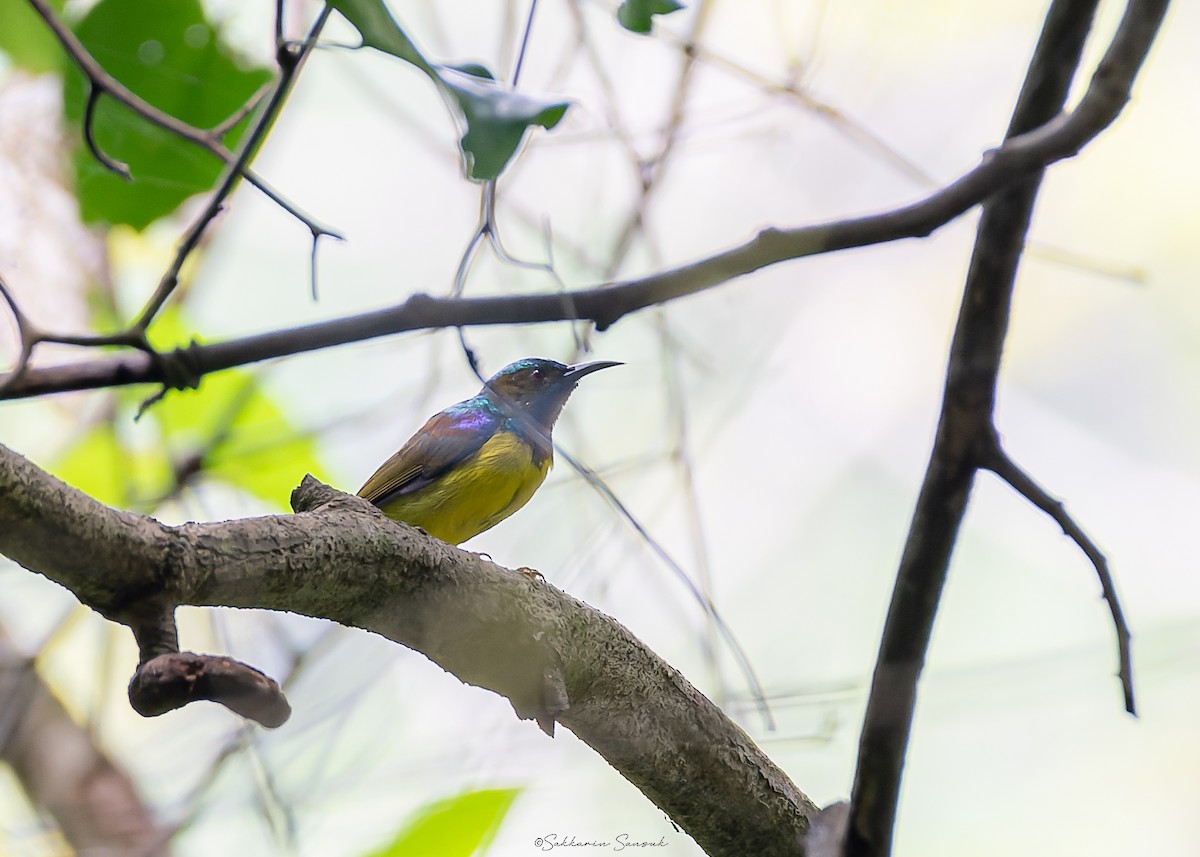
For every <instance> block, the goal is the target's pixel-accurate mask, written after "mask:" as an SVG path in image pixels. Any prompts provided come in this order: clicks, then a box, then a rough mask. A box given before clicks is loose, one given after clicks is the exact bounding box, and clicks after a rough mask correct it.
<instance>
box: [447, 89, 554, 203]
mask: <svg viewBox="0 0 1200 857" xmlns="http://www.w3.org/2000/svg"><path fill="white" fill-rule="evenodd" d="M484 71H486V69H484ZM437 79H438V80H439V81H440V82H441V84H442V86H443V87H444V89H445V90H446V91H447V92H448V93H449V94H450V96H451V97H452V98H453V99H454V101H455V103H456V104H457V105H458V109H459V110H460V111H462V116H463V119H464V120H465V121H466V124H467V130H466V132H465V133H464V134H463V136H462V139H461V140H460V142H459V146H460V147H461V148H462V152H463V155H464V157H466V159H467V174H468V175H470V177H471V178H473V179H478V180H480V181H487V180H489V179H494V178H496V176H498V175H500V173H502V172H503V171H504V167H505V166H506V165H507V164H508V162H509V161H510V160H511V159H512V156H513V155H514V154H515V153H516V151H517V147H518V146H520V145H521V138H522V137H524V136H525V130H526V129H527V128H528V127H529V126H530V125H540V126H541V127H543V128H546V129H550V128H553V127H554V126H555V125H557V124H558V122H559V120H560V119H562V118H563V114H564V113H566V112H567V107H568V106H569V105H568V104H567V102H565V101H549V100H546V99H544V98H536V97H534V96H531V95H525V94H523V93H520V92H513V91H511V90H508V89H505V88H504V87H503V86H501V85H500V84H498V83H496V82H495V81H494V80H492V79H490V78H489V77H484V76H482V75H476V74H472V73H469V72H465V71H461V70H459V69H456V68H451V67H449V66H439V67H438V68H437Z"/></svg>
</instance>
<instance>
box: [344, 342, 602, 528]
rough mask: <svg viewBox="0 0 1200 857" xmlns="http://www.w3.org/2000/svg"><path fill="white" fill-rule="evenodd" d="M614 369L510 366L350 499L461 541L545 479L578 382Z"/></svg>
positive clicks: (433, 420) (529, 362)
mask: <svg viewBox="0 0 1200 857" xmlns="http://www.w3.org/2000/svg"><path fill="white" fill-rule="evenodd" d="M620 365H621V364H620V363H615V362H613V361H610V360H598V361H596V362H594V363H580V364H577V365H575V366H564V365H563V364H562V363H556V362H555V361H553V360H542V359H539V358H532V357H531V358H526V359H525V360H518V361H517V362H516V363H510V364H509V365H508V366H505V367H504V368H503V369H501V370H500V371H499V372H497V373H496V374H495V375H493V376H492V378H491V379H490V380H488V382H487V383H486V384H484V385H483V389H482V390H480V391H479V394H478V395H476V396H475V397H473V398H470V399H467V400H466V401H464V402H459V403H458V404H457V405H451V406H450V407H448V408H446V410H444V411H442V412H441V413H439V414H434V415H433V416H432V417H430V418H429V421H428V422H427V423H425V425H424V426H422V428H421V430H420V431H418V432H417V433H416V434H414V435H413V436H412V437H411V438H409V440H408V442H407V443H406V444H404V446H403V447H401V448H400V451H399V452H397V453H396V454H395V455H393V456H392V457H391V458H389V459H388V460H387V461H386V462H384V464H383V466H382V467H380V468H379V470H377V471H375V475H374V476H372V477H371V478H370V479H368V480H367V483H366V484H365V485H363V487H362V488H360V489H359V491H358V496H360V497H363V498H364V499H366V500H370V501H371V502H372V503H374V504H375V505H376V506H378V507H379V508H380V509H382V510H383V512H384V514H386V515H387V516H388V517H389V518H394V519H395V520H397V521H404V522H405V523H408V524H412V525H413V526H414V527H420V528H421V529H423V530H424V531H425V532H427V533H429V535H431V536H435V537H437V538H439V539H442V540H443V541H447V542H450V543H451V544H459V543H460V542H465V541H466V540H467V539H469V538H471V537H472V536H475V535H478V534H479V533H482V532H483V531H484V530H486V529H488V528H490V527H493V526H495V525H496V524H498V523H500V521H503V520H504V519H505V518H507V517H508V516H509V515H511V514H512V513H513V512H515V511H517V509H520V508H521V507H522V506H524V505H525V504H526V503H527V502H528V501H529V498H530V497H532V496H533V492H535V491H536V490H537V489H538V487H539V486H540V485H541V484H542V482H543V481H544V480H545V478H546V473H547V472H548V471H549V470H550V465H551V464H552V463H553V460H554V449H553V447H552V446H551V443H550V432H551V430H552V429H553V428H554V421H555V420H557V419H558V415H559V413H561V412H562V409H563V405H565V404H566V403H567V399H568V398H569V397H570V395H571V392H572V391H573V390H574V389H575V385H576V384H578V383H579V379H580V378H582V377H584V376H585V375H590V374H591V373H593V372H596V371H598V370H600V369H607V368H608V367H610V366H620Z"/></svg>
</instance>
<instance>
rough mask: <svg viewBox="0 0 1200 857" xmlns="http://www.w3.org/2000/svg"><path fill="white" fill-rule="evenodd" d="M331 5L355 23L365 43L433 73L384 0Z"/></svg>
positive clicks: (340, 1)
mask: <svg viewBox="0 0 1200 857" xmlns="http://www.w3.org/2000/svg"><path fill="white" fill-rule="evenodd" d="M329 5H330V6H332V7H333V8H334V9H337V10H338V11H339V12H341V13H342V17H344V18H345V19H346V20H347V21H349V22H350V23H351V24H353V25H354V28H355V29H356V30H358V32H359V33H360V34H361V35H362V39H363V44H364V45H366V46H367V47H369V48H375V49H376V50H380V51H383V52H384V53H389V54H391V55H392V56H394V57H399V58H400V59H402V60H404V61H405V62H410V63H412V64H413V65H415V66H416V67H417V68H419V69H421V70H422V71H424V72H425V73H426V74H432V66H431V65H430V64H429V62H428V60H426V59H425V57H424V56H422V55H421V52H420V51H419V50H417V46H416V45H414V44H413V42H412V39H410V38H409V37H408V34H407V33H405V32H404V30H402V29H401V28H400V25H399V24H397V23H396V19H395V18H393V17H392V13H391V12H389V11H388V8H387V6H386V4H384V3H383V0H329Z"/></svg>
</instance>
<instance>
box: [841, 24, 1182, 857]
mask: <svg viewBox="0 0 1200 857" xmlns="http://www.w3.org/2000/svg"><path fill="white" fill-rule="evenodd" d="M1166 5H1167V3H1166V0H1132V2H1130V3H1129V5H1128V6H1127V8H1126V10H1125V16H1124V18H1123V19H1122V21H1121V23H1120V25H1119V27H1118V29H1117V32H1116V34H1115V35H1114V37H1113V41H1112V43H1111V44H1110V45H1109V47H1108V50H1107V51H1106V52H1105V55H1104V57H1103V59H1102V60H1101V61H1100V64H1099V66H1098V67H1097V70H1096V72H1095V74H1094V75H1093V77H1092V82H1091V85H1090V86H1089V88H1088V92H1087V94H1086V95H1085V97H1084V99H1083V100H1082V101H1081V102H1080V104H1079V107H1078V108H1077V109H1076V110H1075V112H1074V113H1073V114H1071V116H1070V118H1067V117H1066V116H1065V115H1064V114H1062V113H1061V110H1062V105H1063V104H1064V103H1065V101H1066V98H1067V94H1068V91H1069V88H1070V84H1071V80H1072V78H1073V76H1074V74H1075V70H1076V68H1077V67H1078V65H1079V61H1080V57H1081V55H1082V51H1083V46H1084V42H1085V40H1086V37H1087V33H1088V30H1089V29H1090V27H1091V21H1092V17H1093V15H1094V12H1095V7H1096V0H1055V2H1054V3H1053V4H1052V5H1051V7H1050V10H1049V12H1048V13H1047V16H1046V21H1045V24H1044V26H1043V30H1042V35H1041V38H1040V39H1039V41H1038V45H1037V48H1036V49H1035V51H1034V56H1033V59H1032V60H1031V62H1030V65H1029V70H1028V72H1027V74H1026V78H1025V84H1024V86H1023V88H1022V90H1021V94H1020V96H1019V97H1018V99H1017V105H1016V107H1015V109H1014V111H1013V117H1012V121H1011V123H1010V125H1009V129H1008V133H1007V137H1008V139H1016V140H1026V141H1035V140H1038V139H1041V140H1045V139H1048V138H1052V137H1054V136H1056V135H1057V134H1058V133H1059V132H1060V130H1061V128H1062V127H1063V126H1064V125H1066V124H1070V123H1071V122H1072V121H1073V120H1075V119H1077V118H1078V117H1081V116H1087V115H1094V116H1096V117H1097V118H1099V117H1101V116H1107V117H1109V118H1108V119H1107V121H1106V122H1105V124H1107V122H1111V121H1112V118H1113V117H1115V116H1116V113H1117V112H1119V111H1120V109H1121V106H1122V105H1123V104H1124V103H1125V101H1126V100H1127V99H1128V97H1129V91H1130V88H1131V86H1132V84H1133V80H1134V77H1135V76H1136V74H1137V71H1138V69H1139V68H1140V67H1141V63H1142V61H1143V60H1144V59H1145V57H1146V54H1147V53H1148V52H1149V50H1150V46H1151V44H1152V42H1153V39H1154V36H1155V33H1156V32H1157V29H1158V25H1159V24H1160V23H1161V20H1162V17H1163V15H1164V14H1165V11H1166ZM1034 145H1036V144H1034ZM1007 146H1008V143H1007V142H1006V143H1005V146H1002V147H1001V150H1002V151H1003V149H1004V148H1006V147H1007ZM1040 182H1041V171H1040V169H1039V170H1036V171H1034V172H1033V174H1032V175H1029V176H1027V177H1026V178H1024V179H1022V180H1021V181H1020V182H1018V183H1016V184H1014V185H1012V186H1010V187H1009V188H1008V189H1006V190H1005V191H1003V192H1002V193H1000V194H997V195H996V196H995V197H993V198H992V199H990V200H989V201H988V202H986V203H985V204H984V208H983V214H982V216H981V218H980V222H979V227H978V232H977V236H976V241H975V249H974V252H973V254H972V257H971V265H970V268H969V270H968V273H967V281H966V285H965V287H964V290H963V299H962V305H961V308H960V310H959V316H958V321H957V324H956V326H955V331H954V338H953V341H952V343H951V347H950V358H949V363H948V366H947V370H946V386H945V393H944V398H943V401H942V408H941V414H940V417H939V421H938V427H937V433H936V435H935V438H934V445H933V450H932V452H931V454H930V459H929V465H928V468H927V470H926V473H925V480H924V482H923V484H922V486H921V491H920V494H919V495H918V498H917V504H916V507H915V509H914V511H913V518H912V523H911V525H910V528H909V532H908V539H907V541H906V543H905V546H904V552H903V554H902V556H901V559H900V566H899V569H898V570H897V574H896V584H895V589H894V591H893V594H892V601H891V605H890V607H889V609H888V616H887V620H886V622H885V625H884V630H883V639H882V641H881V643H880V648H879V657H878V660H877V661H876V665H875V673H874V676H873V678H872V682H871V691H870V695H869V697H868V701H867V711H866V716H865V719H864V722H863V730H862V736H861V738H860V741H859V752H858V769H857V772H856V774H855V780H854V789H853V793H852V800H851V810H850V823H849V827H848V829H847V831H846V843H845V851H844V853H845V855H846V857H885V855H887V854H889V853H890V851H891V844H892V829H893V825H894V823H895V815H896V804H897V802H898V800H899V795H900V779H901V774H902V771H903V765H904V756H905V752H906V749H907V746H908V737H909V732H910V730H911V728H912V717H913V711H914V708H915V705H916V694H917V684H918V680H919V678H920V673H921V669H922V667H923V666H924V661H925V654H926V652H927V651H928V648H929V640H930V637H931V634H932V631H933V621H934V618H935V616H936V614H937V607H938V601H939V599H940V596H941V591H942V587H943V585H944V583H945V580H946V573H947V570H948V568H949V563H950V556H951V552H952V550H953V547H954V544H955V541H956V539H957V533H958V528H959V525H960V524H961V522H962V518H963V515H964V513H965V511H966V506H967V500H968V498H969V496H970V492H971V487H972V485H973V482H974V478H975V473H976V471H977V470H978V469H979V468H980V467H986V466H988V462H989V459H990V457H991V456H992V453H993V452H994V450H996V449H998V448H999V444H998V442H997V440H996V429H995V425H994V422H993V419H994V416H993V408H994V404H995V396H996V385H997V381H998V377H999V372H1000V359H1001V354H1002V351H1003V346H1004V339H1005V336H1006V334H1007V331H1008V319H1009V310H1010V306H1011V302H1012V290H1013V285H1014V282H1015V278H1016V272H1017V267H1018V264H1019V262H1020V258H1021V252H1022V250H1023V248H1024V241H1025V235H1026V233H1027V231H1028V228H1029V222H1030V218H1031V217H1032V212H1033V204H1034V200H1035V199H1036V197H1037V191H1038V188H1039V185H1040Z"/></svg>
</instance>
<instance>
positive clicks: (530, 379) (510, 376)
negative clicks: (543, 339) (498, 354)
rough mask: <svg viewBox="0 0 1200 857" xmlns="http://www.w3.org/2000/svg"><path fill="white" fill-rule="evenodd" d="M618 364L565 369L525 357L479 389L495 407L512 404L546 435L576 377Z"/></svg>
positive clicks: (609, 362) (577, 366) (573, 387)
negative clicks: (491, 400) (488, 397)
mask: <svg viewBox="0 0 1200 857" xmlns="http://www.w3.org/2000/svg"><path fill="white" fill-rule="evenodd" d="M620 365H621V364H620V363H617V362H615V361H612V360H597V361H595V362H593V363H576V364H575V365H574V366H567V365H565V364H562V363H558V362H556V361H554V360H543V359H541V358H539V357H527V358H525V359H524V360H518V361H517V362H515V363H510V364H508V365H507V366H505V367H504V368H503V369H501V370H500V371H499V372H497V373H496V374H495V375H493V376H492V377H491V378H490V379H488V382H487V384H486V385H485V386H484V388H483V389H484V393H485V394H487V395H489V396H490V397H491V398H492V399H493V401H496V403H497V404H500V405H502V406H503V405H509V406H513V405H515V406H516V407H518V408H520V409H521V410H522V411H524V412H525V413H526V414H528V415H529V416H530V417H531V418H532V419H533V420H534V421H535V422H536V423H537V424H538V425H539V426H540V427H542V428H544V429H545V430H546V431H547V432H549V430H550V429H551V428H553V427H554V421H555V420H557V419H558V415H559V414H560V413H561V412H562V409H563V405H565V404H566V403H567V399H568V398H570V396H571V392H572V391H573V390H574V389H575V385H576V384H578V383H579V379H580V378H582V377H584V376H585V375H590V374H592V373H593V372H597V371H599V370H601V369H607V368H609V367H610V366H620Z"/></svg>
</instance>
